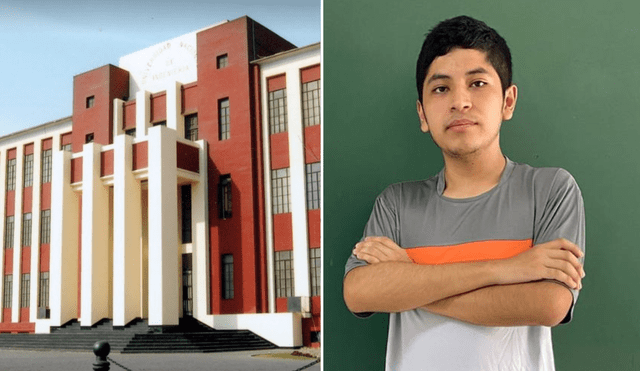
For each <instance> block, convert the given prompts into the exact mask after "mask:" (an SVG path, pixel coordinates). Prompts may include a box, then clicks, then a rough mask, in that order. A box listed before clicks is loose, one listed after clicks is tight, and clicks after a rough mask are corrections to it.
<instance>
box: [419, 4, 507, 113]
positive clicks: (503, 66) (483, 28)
mask: <svg viewBox="0 0 640 371" xmlns="http://www.w3.org/2000/svg"><path fill="white" fill-rule="evenodd" d="M455 48H462V49H476V50H480V51H483V52H485V53H486V54H487V60H488V61H489V63H491V65H492V66H493V68H495V70H496V72H497V73H498V76H500V83H501V85H502V92H503V94H504V92H506V90H507V88H508V87H509V86H511V76H512V67H511V52H510V51H509V47H508V46H507V42H506V41H505V40H504V39H503V38H502V36H500V35H499V34H498V32H496V30H494V29H493V28H491V27H489V26H487V24H486V23H484V22H482V21H479V20H477V19H473V18H471V17H468V16H465V15H462V16H458V17H455V18H451V19H447V20H445V21H442V22H440V23H438V24H437V25H436V26H435V27H434V28H433V29H432V30H431V31H429V33H428V34H427V37H426V39H425V40H424V43H423V44H422V49H421V50H420V55H419V56H418V64H417V66H416V85H417V88H418V99H420V102H421V103H422V88H423V86H424V80H425V79H426V78H427V71H428V70H429V66H431V63H432V62H433V60H434V59H436V57H440V56H443V55H445V54H447V53H449V52H450V51H451V50H452V49H455Z"/></svg>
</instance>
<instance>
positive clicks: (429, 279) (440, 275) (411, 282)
mask: <svg viewBox="0 0 640 371" xmlns="http://www.w3.org/2000/svg"><path fill="white" fill-rule="evenodd" d="M498 280H499V272H498V271H497V269H496V267H495V265H494V264H493V263H492V262H475V263H456V264H446V265H418V264H413V263H403V262H385V263H378V264H372V265H367V266H362V267H358V268H355V269H353V270H352V271H350V272H349V273H348V274H347V276H346V277H345V279H344V300H345V303H346V304H347V307H349V309H350V310H351V311H352V312H355V313H360V312H401V311H405V310H410V309H415V308H418V307H421V306H423V305H424V304H425V303H433V302H436V301H438V300H441V299H444V298H448V297H451V296H454V295H458V294H461V293H465V292H468V291H472V290H476V289H478V288H481V287H485V286H489V285H495V284H498V283H500V282H499V281H498Z"/></svg>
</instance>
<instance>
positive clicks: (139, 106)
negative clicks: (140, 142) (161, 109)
mask: <svg viewBox="0 0 640 371" xmlns="http://www.w3.org/2000/svg"><path fill="white" fill-rule="evenodd" d="M150 98H151V94H150V93H149V92H148V91H145V90H141V91H139V92H137V93H136V138H142V137H144V136H145V135H147V129H148V128H149V121H150V120H151V101H150Z"/></svg>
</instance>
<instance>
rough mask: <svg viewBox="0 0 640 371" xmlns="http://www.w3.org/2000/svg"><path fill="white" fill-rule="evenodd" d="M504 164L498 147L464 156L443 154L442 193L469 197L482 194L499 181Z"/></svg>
mask: <svg viewBox="0 0 640 371" xmlns="http://www.w3.org/2000/svg"><path fill="white" fill-rule="evenodd" d="M506 164H507V162H506V160H505V158H504V155H503V154H502V151H501V150H500V149H499V148H498V149H497V150H496V151H491V152H485V153H477V154H471V155H468V156H465V157H452V156H449V155H447V154H444V178H445V190H444V195H445V196H447V197H451V198H469V197H474V196H478V195H480V194H483V193H485V192H487V191H489V190H491V189H492V188H493V187H495V186H496V185H498V183H500V177H501V176H502V172H503V171H504V168H505V166H506Z"/></svg>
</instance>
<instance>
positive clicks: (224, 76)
mask: <svg viewBox="0 0 640 371" xmlns="http://www.w3.org/2000/svg"><path fill="white" fill-rule="evenodd" d="M274 76H275V77H276V78H275V80H274ZM278 79H280V80H281V81H280V82H279V83H282V81H284V83H285V84H286V89H287V95H288V96H287V103H288V104H287V108H286V113H287V116H288V123H287V124H288V125H287V126H288V128H287V131H285V132H282V133H278V134H273V135H272V134H269V123H270V120H269V119H270V118H269V112H270V108H272V107H271V106H270V104H271V105H272V104H273V103H269V100H268V97H269V94H268V92H269V89H270V88H269V86H270V84H271V85H272V86H273V84H274V81H276V80H278ZM309 81H317V82H318V84H317V85H318V86H319V83H320V45H319V44H314V45H311V46H308V47H303V48H295V46H293V45H292V44H290V43H289V42H287V41H286V40H284V39H282V38H281V37H279V36H278V35H276V34H274V33H273V32H271V31H269V30H268V29H266V28H265V27H263V26H261V25H260V24H258V23H257V22H255V21H253V20H252V19H250V18H248V17H242V18H238V19H236V20H233V21H226V22H222V23H219V24H216V25H214V26H211V27H209V28H206V29H203V30H200V31H197V32H193V33H191V34H187V35H183V36H180V37H178V38H175V39H173V40H169V41H167V42H164V43H161V44H158V45H155V46H152V47H150V48H147V49H144V50H141V51H139V52H136V53H133V54H130V55H128V56H125V57H122V58H121V60H120V66H119V67H116V66H113V65H106V66H103V67H100V68H97V69H95V70H92V71H88V72H85V73H83V74H80V75H77V76H75V78H74V94H73V96H74V98H73V115H72V116H71V117H69V118H66V119H62V120H58V121H55V122H51V123H47V124H44V125H41V126H38V127H35V128H32V129H28V130H25V131H22V132H18V133H14V134H11V135H8V136H5V137H3V138H0V192H1V194H3V195H4V196H5V197H2V198H0V212H1V213H2V214H1V216H2V219H1V220H2V221H3V228H2V237H3V239H2V241H3V243H4V249H3V254H0V267H2V274H3V279H2V280H0V292H1V293H2V299H3V300H2V304H3V310H2V311H1V312H0V332H45V333H46V332H49V331H50V328H51V327H55V326H61V325H63V324H64V323H66V322H68V321H70V320H74V319H77V320H78V321H79V322H80V324H81V326H91V325H93V324H95V323H96V322H98V321H99V320H101V319H103V318H109V319H112V321H113V325H114V326H125V325H126V324H127V323H129V322H130V321H132V320H133V319H135V318H143V319H147V320H148V323H149V325H150V326H157V327H158V328H163V327H167V326H175V325H177V324H178V322H179V320H180V318H181V317H184V316H192V317H194V318H196V319H198V320H199V321H201V322H203V323H206V324H208V325H210V326H212V327H214V328H219V329H249V330H252V331H254V332H255V333H257V334H258V335H260V336H263V337H265V338H266V339H268V340H270V341H272V342H274V343H275V344H277V345H280V346H299V345H303V344H310V343H312V340H313V339H315V333H317V332H319V331H320V296H319V293H318V292H317V291H318V290H317V289H316V290H312V287H311V283H312V281H314V282H316V281H318V277H316V276H313V277H312V275H313V274H316V275H318V274H319V270H318V269H316V268H315V267H316V264H317V265H318V268H319V254H318V252H319V251H320V250H317V251H312V252H311V253H310V251H311V249H315V248H319V247H320V209H319V206H318V205H316V206H313V205H312V206H311V209H309V210H307V208H308V207H309V206H308V205H307V204H308V202H307V201H306V198H307V197H308V196H307V194H308V193H309V192H311V193H310V194H313V192H316V191H312V190H310V189H309V190H308V189H307V188H309V186H308V185H309V184H310V183H309V182H308V181H306V178H307V174H305V168H306V167H305V166H306V165H307V164H311V163H317V165H313V166H314V167H313V168H314V169H319V162H320V153H321V152H320V148H321V147H320V125H319V120H318V124H315V125H312V126H308V127H304V125H303V122H302V116H303V115H304V113H303V105H304V106H305V107H307V106H308V102H307V103H304V104H303V103H302V100H301V99H302V93H301V91H302V89H303V86H304V83H305V82H309ZM308 86H309V85H306V86H305V89H307V88H308ZM314 86H315V85H314ZM318 93H319V91H318ZM305 96H307V95H305ZM316 104H317V105H319V99H318V100H317V102H316ZM317 109H318V110H319V107H317ZM272 111H273V110H272ZM194 129H195V130H194ZM49 165H50V166H49ZM284 168H289V179H288V183H289V185H290V191H288V193H289V194H290V198H289V199H288V201H287V202H289V204H290V206H289V207H288V209H287V211H286V212H282V210H280V209H279V210H278V211H277V212H274V210H273V208H272V198H273V193H274V192H276V193H278V192H280V191H281V190H274V189H272V187H273V186H272V184H271V180H272V179H271V174H272V170H274V169H275V170H277V169H284ZM309 169H311V167H309ZM318 171H319V170H318ZM29 178H30V179H31V182H25V179H29ZM313 179H319V173H315V174H314V177H313ZM314 187H319V180H318V182H317V185H315V186H314ZM316 193H317V194H318V195H317V196H312V197H319V190H318V191H317V192H316ZM318 204H319V203H318ZM26 234H28V236H29V238H27V237H23V235H26ZM278 251H291V255H292V266H291V268H290V269H289V270H288V271H287V272H285V273H286V274H284V273H283V271H282V269H279V268H276V264H279V262H278V261H276V259H275V257H276V256H280V255H278V254H279V253H278ZM314 258H315V259H314ZM282 266H283V265H282V264H280V265H279V267H282ZM289 276H291V278H290V279H289V278H288V277H289ZM276 277H277V278H278V280H277V279H276ZM283 279H288V281H287V283H283V282H284V281H283ZM283 285H284V286H287V285H291V286H292V290H289V291H286V290H285V291H283V290H281V287H280V286H283ZM5 286H6V287H5ZM312 291H313V292H312ZM284 292H286V293H287V297H278V293H280V294H282V293H284Z"/></svg>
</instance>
